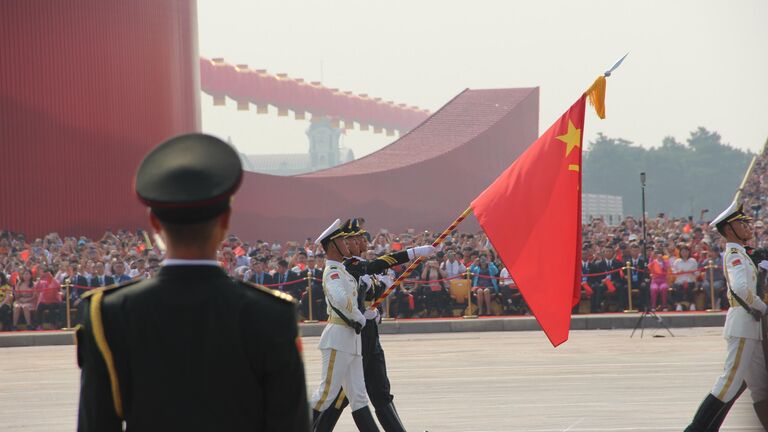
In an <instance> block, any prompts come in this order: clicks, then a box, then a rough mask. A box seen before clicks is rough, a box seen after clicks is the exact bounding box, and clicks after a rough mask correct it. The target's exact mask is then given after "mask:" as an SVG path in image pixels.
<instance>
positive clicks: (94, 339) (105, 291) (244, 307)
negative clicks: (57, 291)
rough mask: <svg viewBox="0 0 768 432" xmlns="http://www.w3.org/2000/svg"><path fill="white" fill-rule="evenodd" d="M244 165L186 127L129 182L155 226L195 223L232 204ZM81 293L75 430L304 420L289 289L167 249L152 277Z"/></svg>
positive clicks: (303, 425) (294, 427)
mask: <svg viewBox="0 0 768 432" xmlns="http://www.w3.org/2000/svg"><path fill="white" fill-rule="evenodd" d="M242 175H243V174H242V169H241V165H240V159H239V157H238V155H237V153H236V152H235V151H234V149H232V148H231V147H230V146H229V145H227V144H226V143H224V142H223V141H221V140H219V139H217V138H214V137H210V136H206V135H202V134H190V135H183V136H180V137H176V138H173V139H171V140H169V141H167V142H165V143H163V144H161V145H160V146H158V147H157V148H155V149H154V150H153V151H152V152H150V153H149V154H148V155H147V157H146V158H145V159H144V161H143V162H142V164H141V166H140V167H139V170H138V173H137V176H136V192H137V194H138V195H139V198H140V200H141V201H142V202H144V203H145V204H147V205H149V206H150V207H151V209H152V213H153V214H154V215H155V217H157V219H158V220H159V221H160V223H161V225H162V226H163V227H166V226H168V227H170V226H171V225H173V226H176V227H177V228H178V227H180V226H182V225H186V226H187V228H188V229H193V228H194V225H191V226H190V225H189V224H194V223H201V222H205V221H209V220H213V218H215V217H217V216H219V215H221V214H222V213H224V212H225V211H227V210H228V209H229V203H230V200H231V196H232V195H233V194H234V192H235V191H236V190H237V187H238V185H239V184H240V181H241V178H242ZM166 224H167V225H166ZM203 226H205V225H203ZM83 299H84V301H83V303H82V304H81V307H82V308H84V310H85V311H84V315H83V323H82V325H81V326H79V328H78V330H77V333H76V334H77V342H78V345H77V360H78V364H79V365H80V367H81V369H82V375H81V388H80V409H79V418H78V430H79V431H99V432H102V431H121V430H123V428H122V426H123V425H122V423H123V422H124V423H125V427H126V430H129V431H171V430H184V431H219V430H221V431H246V430H247V431H256V430H258V431H276V430H281V431H308V430H309V408H308V405H307V395H306V384H305V379H304V367H303V364H302V359H301V345H300V339H299V335H298V330H297V324H296V310H295V309H296V308H295V304H294V302H293V300H292V299H291V298H290V297H289V296H287V295H286V294H283V293H280V292H276V291H273V290H270V289H267V288H264V287H262V286H258V285H254V284H250V283H246V282H238V281H235V280H233V279H232V278H230V277H229V276H228V275H227V274H226V273H225V272H224V271H223V270H222V269H221V268H220V266H218V264H217V263H216V261H215V260H204V259H201V260H179V259H176V260H174V259H169V260H167V261H166V265H165V266H164V267H163V268H162V269H161V270H160V271H159V273H158V274H157V276H156V277H154V278H152V279H148V280H143V281H139V282H128V283H126V284H123V285H117V286H111V287H104V288H97V289H94V290H91V291H89V292H88V293H87V294H85V295H83Z"/></svg>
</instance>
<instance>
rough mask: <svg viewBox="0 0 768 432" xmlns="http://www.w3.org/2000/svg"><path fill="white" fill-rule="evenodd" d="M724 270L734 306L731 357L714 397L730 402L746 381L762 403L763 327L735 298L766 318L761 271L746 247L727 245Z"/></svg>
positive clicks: (767, 389) (765, 381) (729, 324)
mask: <svg viewBox="0 0 768 432" xmlns="http://www.w3.org/2000/svg"><path fill="white" fill-rule="evenodd" d="M723 268H724V272H725V277H726V281H727V283H728V287H729V291H728V301H729V303H730V305H731V307H730V309H728V314H727V315H726V318H725V328H724V329H723V336H724V338H725V340H726V341H727V343H728V356H727V357H726V361H725V369H724V371H723V374H722V375H721V376H720V377H719V378H718V379H717V382H716V383H715V386H714V388H713V389H712V392H711V393H712V395H713V396H715V397H716V398H718V399H719V400H721V401H723V402H728V401H730V400H731V399H733V397H734V396H735V395H736V393H737V392H738V390H739V387H741V383H742V381H745V382H746V383H747V387H749V389H750V391H751V393H752V399H753V400H754V401H755V402H759V401H762V400H764V399H766V398H768V373H766V369H765V357H764V355H763V349H762V344H761V341H762V326H761V322H760V321H757V320H755V319H754V317H752V315H750V313H749V312H747V310H745V309H744V307H742V306H741V304H739V302H738V301H737V300H736V298H735V297H734V296H733V294H734V293H735V294H736V295H737V296H739V297H740V298H741V299H742V300H743V301H744V302H745V303H746V304H747V305H749V307H750V308H752V309H755V310H758V311H760V312H761V313H762V314H763V315H764V314H765V311H766V305H765V303H763V301H762V299H760V298H759V297H758V296H757V292H756V289H757V268H756V267H755V264H754V263H753V262H752V259H751V258H750V257H749V255H747V251H746V250H745V249H744V247H743V246H742V245H740V244H738V243H727V244H726V250H725V257H724V259H723ZM731 291H733V293H732V292H731Z"/></svg>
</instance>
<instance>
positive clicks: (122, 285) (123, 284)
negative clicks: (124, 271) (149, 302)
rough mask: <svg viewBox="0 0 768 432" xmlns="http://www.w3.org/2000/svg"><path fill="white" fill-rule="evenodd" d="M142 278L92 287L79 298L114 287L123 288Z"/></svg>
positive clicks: (111, 289)
mask: <svg viewBox="0 0 768 432" xmlns="http://www.w3.org/2000/svg"><path fill="white" fill-rule="evenodd" d="M142 280H144V279H140V278H136V279H131V280H128V281H125V282H123V283H119V284H112V285H107V286H103V287H98V288H94V289H91V290H88V291H86V292H84V293H83V295H81V296H80V298H81V299H87V298H88V297H90V296H92V295H94V294H96V293H97V292H104V291H114V290H116V289H120V288H124V287H127V286H129V285H133V284H135V283H138V282H141V281H142Z"/></svg>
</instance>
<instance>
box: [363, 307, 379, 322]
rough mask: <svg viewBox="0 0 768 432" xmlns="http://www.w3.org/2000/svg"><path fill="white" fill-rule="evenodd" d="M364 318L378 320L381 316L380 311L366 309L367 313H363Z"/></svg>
mask: <svg viewBox="0 0 768 432" xmlns="http://www.w3.org/2000/svg"><path fill="white" fill-rule="evenodd" d="M363 316H364V317H365V319H366V320H372V319H376V318H377V317H378V316H379V310H378V309H366V310H365V312H363Z"/></svg>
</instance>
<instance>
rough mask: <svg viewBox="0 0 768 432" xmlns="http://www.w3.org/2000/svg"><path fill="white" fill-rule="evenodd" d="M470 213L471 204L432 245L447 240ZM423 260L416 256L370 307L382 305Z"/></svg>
mask: <svg viewBox="0 0 768 432" xmlns="http://www.w3.org/2000/svg"><path fill="white" fill-rule="evenodd" d="M470 214H472V207H471V206H470V207H467V209H466V210H464V212H463V213H461V214H460V215H459V217H457V218H456V220H455V221H453V222H452V223H451V224H450V225H449V226H448V228H446V229H445V230H444V231H443V232H442V233H441V234H440V235H439V236H438V237H437V238H436V239H435V241H433V242H432V246H434V247H438V246H440V244H441V243H442V242H443V240H445V238H446V237H448V235H449V234H450V233H451V232H452V231H453V230H455V229H456V227H457V226H459V224H460V223H462V222H464V219H466V218H467V216H469V215H470ZM422 261H424V257H418V258H416V259H415V260H413V261H412V262H411V264H410V265H409V266H408V268H407V269H405V271H404V272H403V274H401V275H400V276H399V277H398V278H397V279H395V281H394V282H393V283H392V285H391V286H390V287H389V288H387V290H386V291H384V292H383V293H382V294H381V296H379V298H377V299H376V301H375V302H373V304H371V307H370V308H371V309H376V308H377V307H378V306H379V305H380V304H381V303H382V302H383V301H384V299H386V298H387V297H388V296H389V295H390V294H392V291H394V290H395V288H397V286H398V285H400V283H402V282H403V280H404V279H405V278H407V277H408V276H409V275H410V274H411V273H413V271H414V270H416V267H418V266H419V264H421V262H422Z"/></svg>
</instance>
